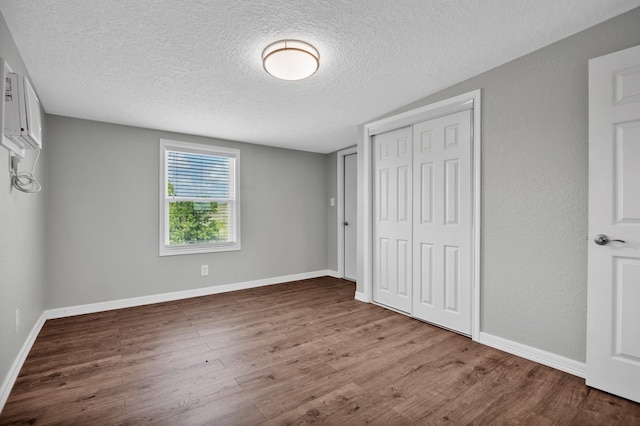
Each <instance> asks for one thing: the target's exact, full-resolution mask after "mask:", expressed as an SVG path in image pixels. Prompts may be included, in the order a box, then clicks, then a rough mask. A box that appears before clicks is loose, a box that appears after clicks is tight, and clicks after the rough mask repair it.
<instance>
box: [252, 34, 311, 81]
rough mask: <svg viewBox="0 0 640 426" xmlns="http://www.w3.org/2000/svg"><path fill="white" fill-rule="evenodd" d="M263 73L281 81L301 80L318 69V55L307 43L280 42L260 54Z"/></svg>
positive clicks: (294, 41) (296, 41)
mask: <svg viewBox="0 0 640 426" xmlns="http://www.w3.org/2000/svg"><path fill="white" fill-rule="evenodd" d="M262 64H263V66H264V69H265V71H267V72H268V73H269V74H271V75H272V76H274V77H277V78H279V79H282V80H302V79H304V78H307V77H309V76H311V75H313V74H314V73H315V72H316V71H317V70H318V68H319V67H320V54H319V53H318V51H317V50H316V48H315V47H313V46H311V45H310V44H309V43H305V42H304V41H299V40H280V41H276V42H275V43H272V44H270V45H269V46H267V48H266V49H264V51H263V52H262Z"/></svg>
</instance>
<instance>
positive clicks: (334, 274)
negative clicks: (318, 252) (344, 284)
mask: <svg viewBox="0 0 640 426" xmlns="http://www.w3.org/2000/svg"><path fill="white" fill-rule="evenodd" d="M326 272H327V273H326V274H325V275H329V276H330V277H333V278H342V277H341V276H340V275H339V274H338V271H333V270H330V269H328V270H327V271H326Z"/></svg>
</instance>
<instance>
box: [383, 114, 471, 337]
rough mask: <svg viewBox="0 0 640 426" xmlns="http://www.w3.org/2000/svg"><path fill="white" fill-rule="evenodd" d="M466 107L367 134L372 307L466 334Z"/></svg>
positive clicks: (468, 183) (468, 199)
mask: <svg viewBox="0 0 640 426" xmlns="http://www.w3.org/2000/svg"><path fill="white" fill-rule="evenodd" d="M472 132H473V109H464V110H462V111H458V112H454V113H449V114H446V115H441V116H437V117H435V118H430V119H428V120H425V121H421V122H418V123H415V124H411V125H405V126H404V127H400V128H396V129H392V130H388V131H385V132H383V133H379V134H375V135H373V136H372V138H371V143H372V146H371V149H372V160H373V164H372V166H373V167H372V175H373V185H372V188H373V191H372V194H373V199H372V229H373V231H372V251H373V256H372V274H373V301H374V302H376V303H378V304H381V305H384V306H387V307H389V308H392V309H394V310H398V311H402V312H404V313H406V314H408V315H411V316H414V317H416V318H419V319H421V320H424V321H427V322H431V323H433V324H436V325H439V326H442V327H445V328H448V329H451V330H454V331H457V332H459V333H462V334H466V335H470V334H471V333H472V309H473V307H472V305H473V303H472V300H473V292H474V289H473V262H474V259H473V254H474V253H473V247H474V241H473V237H474V235H473V220H474V214H473V213H474V200H473V197H474V190H473V183H474V182H473V177H474V173H473V172H474V171H473V164H474V162H473V153H474V151H473V134H472Z"/></svg>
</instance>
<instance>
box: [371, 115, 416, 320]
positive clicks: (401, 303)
mask: <svg viewBox="0 0 640 426" xmlns="http://www.w3.org/2000/svg"><path fill="white" fill-rule="evenodd" d="M373 145H374V146H373V151H374V152H373V161H374V173H375V179H374V187H375V188H376V190H375V192H374V196H373V202H374V213H373V215H374V224H375V225H374V245H373V256H374V257H373V258H374V270H373V300H374V301H376V302H378V303H381V304H383V305H386V306H389V307H391V308H394V309H398V310H400V311H403V312H406V313H411V304H412V297H411V287H412V285H411V262H412V260H411V251H412V250H411V235H412V229H411V228H412V223H411V222H412V219H411V216H412V207H411V205H412V203H411V198H412V189H411V181H412V176H411V168H412V152H411V151H412V149H413V148H412V143H411V127H404V128H402V129H398V130H393V131H390V132H387V133H383V134H381V135H377V136H375V137H374V141H373Z"/></svg>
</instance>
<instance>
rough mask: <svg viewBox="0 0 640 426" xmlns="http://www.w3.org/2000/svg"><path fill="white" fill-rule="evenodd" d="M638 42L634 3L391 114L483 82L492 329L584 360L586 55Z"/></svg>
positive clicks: (485, 248)
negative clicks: (606, 18)
mask: <svg viewBox="0 0 640 426" xmlns="http://www.w3.org/2000/svg"><path fill="white" fill-rule="evenodd" d="M638 44H640V9H634V10H633V11H631V12H628V13H626V14H624V15H621V16H619V17H616V18H614V19H611V20H609V21H606V22H604V23H602V24H600V25H597V26H595V27H592V28H590V29H587V30H585V31H583V32H581V33H578V34H576V35H574V36H572V37H569V38H567V39H564V40H562V41H560V42H557V43H555V44H553V45H551V46H548V47H545V48H543V49H541V50H538V51H536V52H533V53H531V54H529V55H526V56H524V57H522V58H519V59H517V60H514V61H512V62H510V63H507V64H505V65H502V66H500V67H497V68H494V69H492V70H490V71H488V72H486V73H483V74H480V75H478V76H476V77H473V78H471V79H469V80H467V81H464V82H462V83H460V84H457V85H455V86H453V87H450V88H448V89H446V90H443V91H441V92H438V93H436V94H434V95H432V96H429V97H427V98H424V99H421V100H419V101H417V102H415V103H412V104H410V105H407V106H406V107H403V108H401V109H399V110H396V111H393V112H391V113H389V114H388V115H393V114H397V113H399V112H403V111H407V110H410V109H413V108H416V107H420V106H423V105H427V104H430V103H433V102H436V101H439V100H442V99H446V98H449V97H452V96H455V95H459V94H462V93H465V92H468V91H471V90H475V89H482V260H481V269H482V272H481V273H482V277H481V280H482V282H481V330H482V331H483V332H487V333H490V334H492V335H495V336H499V337H502V338H505V339H509V340H512V341H516V342H520V343H523V344H526V345H530V346H533V347H535V348H539V349H542V350H545V351H549V352H552V353H555V354H559V355H562V356H566V357H568V358H571V359H575V360H578V361H584V360H585V342H586V315H587V312H586V297H587V186H588V181H587V160H588V117H587V102H588V85H587V78H588V66H587V61H588V59H590V58H594V57H598V56H601V55H604V54H607V53H611V52H615V51H618V50H621V49H625V48H627V47H631V46H635V45H638ZM379 118H381V117H379ZM372 121H373V120H372ZM358 290H359V291H362V283H359V284H358Z"/></svg>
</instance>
